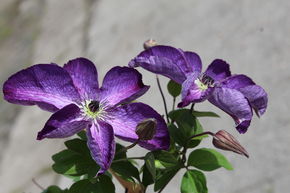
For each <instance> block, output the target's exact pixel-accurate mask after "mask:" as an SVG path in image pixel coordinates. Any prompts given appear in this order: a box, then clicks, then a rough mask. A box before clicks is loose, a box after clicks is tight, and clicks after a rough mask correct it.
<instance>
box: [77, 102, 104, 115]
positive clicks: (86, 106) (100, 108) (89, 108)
mask: <svg viewBox="0 0 290 193" xmlns="http://www.w3.org/2000/svg"><path fill="white" fill-rule="evenodd" d="M105 109H106V107H105V106H104V105H103V104H102V103H100V101H96V100H86V101H84V102H83V103H82V111H83V113H84V115H85V116H87V117H88V118H91V119H103V118H104V116H105V115H106V111H105Z"/></svg>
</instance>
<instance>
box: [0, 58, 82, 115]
mask: <svg viewBox="0 0 290 193" xmlns="http://www.w3.org/2000/svg"><path fill="white" fill-rule="evenodd" d="M3 93H4V98H5V100H7V101H8V102H11V103H15V104H21V105H39V106H40V107H41V108H43V109H44V110H48V111H52V112H54V111H56V110H58V109H61V108H63V107H64V106H66V105H68V104H71V103H74V102H80V95H79V93H78V92H77V90H76V88H75V87H74V84H73V81H72V79H71V77H70V75H69V74H68V73H67V72H66V71H65V70H64V69H63V68H61V67H59V66H57V65H54V64H38V65H34V66H32V67H29V68H27V69H24V70H21V71H19V72H17V73H16V74H14V75H12V76H11V77H10V78H9V79H8V80H7V81H6V82H5V83H4V86H3Z"/></svg>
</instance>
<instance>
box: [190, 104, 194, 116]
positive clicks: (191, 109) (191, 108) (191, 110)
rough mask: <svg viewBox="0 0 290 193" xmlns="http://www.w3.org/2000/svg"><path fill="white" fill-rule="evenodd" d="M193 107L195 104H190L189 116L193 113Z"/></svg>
mask: <svg viewBox="0 0 290 193" xmlns="http://www.w3.org/2000/svg"><path fill="white" fill-rule="evenodd" d="M194 105H195V103H192V104H191V107H190V113H191V114H192V112H193V109H194Z"/></svg>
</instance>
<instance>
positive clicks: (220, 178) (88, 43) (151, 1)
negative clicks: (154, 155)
mask: <svg viewBox="0 0 290 193" xmlns="http://www.w3.org/2000/svg"><path fill="white" fill-rule="evenodd" d="M289 10H290V2H289V1H288V0H240V1H230V0H183V1H173V0H172V1H171V0H139V1H136V0H122V1H114V0H83V1H81V0H62V1H60V0H41V1H39V0H1V1H0V67H1V70H0V82H1V85H2V83H3V82H4V81H5V80H6V79H7V78H8V77H9V76H10V75H11V74H12V73H14V72H16V71H18V70H20V69H22V68H24V67H27V66H29V65H32V64H36V63H50V62H56V63H58V64H60V65H62V64H64V63H65V62H66V61H68V60H69V59H72V58H75V57H79V56H84V57H88V58H90V59H91V60H92V61H94V62H95V64H96V66H97V68H98V71H99V74H100V80H101V78H102V77H103V76H104V75H105V73H106V71H108V70H109V69H110V68H111V67H112V66H115V65H120V66H124V65H127V63H128V61H129V60H130V59H131V58H132V57H134V56H135V55H136V54H137V53H139V52H140V51H141V49H142V43H143V41H144V40H146V39H148V38H150V37H152V38H154V39H156V40H157V41H158V42H159V43H160V44H169V45H173V46H176V47H180V48H183V49H184V50H191V51H195V52H197V53H198V54H199V55H200V56H201V58H202V61H203V64H204V68H205V66H207V65H208V64H209V63H210V62H211V61H212V60H213V59H215V58H222V59H224V60H226V61H227V62H229V63H230V64H231V70H232V72H233V73H242V74H247V75H248V76H250V77H252V78H253V79H254V80H255V81H256V83H257V84H260V85H261V86H263V87H264V88H265V90H266V91H267V92H268V93H269V106H268V111H267V112H266V114H265V115H264V116H263V117H262V118H261V119H258V118H254V120H253V122H252V125H251V127H250V129H249V131H248V132H247V134H245V135H239V134H238V133H237V132H236V131H235V129H234V126H233V125H234V124H233V121H232V120H231V118H229V117H228V116H227V115H225V113H223V112H221V111H220V110H219V109H217V108H215V107H214V106H212V105H210V104H209V103H207V102H205V103H203V104H198V105H197V106H196V108H197V109H200V110H204V109H206V110H212V111H215V112H217V113H219V114H220V115H222V118H221V119H202V123H203V124H204V126H205V128H207V129H208V130H212V131H217V130H220V129H226V130H228V131H230V132H231V133H232V134H234V135H235V136H236V137H237V138H238V139H239V140H240V141H241V143H242V144H244V146H245V147H246V148H247V150H248V151H249V153H250V159H246V158H243V157H241V156H237V155H234V154H232V153H225V155H226V156H227V157H228V158H229V159H230V161H231V162H232V163H233V165H234V167H235V170H234V171H232V172H231V171H230V172H229V171H226V170H223V169H219V170H218V171H216V172H211V173H207V174H206V175H207V177H208V186H209V192H210V193H281V192H288V191H290V184H289V182H290V148H289V146H290V140H289V139H290V131H289V129H290V128H289V126H290V119H289V116H290V115H289V109H290V101H289V99H290V89H289V81H290V63H289V61H290V54H289V53H290V36H289V34H290V17H289ZM141 72H142V73H144V82H145V83H147V84H151V85H152V88H151V90H150V91H149V92H148V93H147V94H146V95H145V96H144V97H142V98H141V101H143V102H147V103H149V104H150V105H151V106H153V107H154V108H155V109H157V110H159V111H161V112H163V108H162V106H161V105H160V104H161V99H160V96H159V93H158V91H157V88H156V83H155V79H154V75H152V74H150V73H148V72H145V71H144V70H141ZM162 81H163V83H164V85H165V84H166V83H167V80H166V79H165V78H162ZM1 94H2V93H1ZM152 97H154V100H152ZM0 113H1V114H0V193H22V192H26V193H30V192H31V193H37V192H40V191H41V190H40V189H39V188H38V187H36V186H35V185H34V184H33V183H32V179H33V178H34V179H36V181H37V182H38V183H39V184H41V185H42V186H44V187H46V186H48V185H50V184H52V183H55V184H60V185H61V186H65V185H68V184H70V183H71V182H70V181H69V180H67V179H63V178H60V177H59V176H57V175H55V174H53V173H52V172H51V171H50V170H49V168H50V165H51V164H52V161H51V159H50V156H51V155H52V154H54V153H55V152H57V151H59V150H60V149H61V148H62V140H44V141H41V142H39V141H36V140H35V138H36V134H37V131H38V130H40V129H41V128H42V126H43V124H44V123H45V121H46V120H47V118H48V117H49V113H47V112H43V111H41V110H39V109H38V108H36V107H19V106H16V105H12V104H8V103H7V102H5V101H3V97H2V95H1V101H0ZM202 145H203V146H209V145H210V142H209V140H208V141H206V142H204V143H203V144H202ZM131 153H132V154H136V153H140V152H139V151H138V152H137V151H135V152H131ZM141 154H142V152H141ZM182 175H183V173H182V172H180V173H179V174H178V176H176V178H174V180H173V181H172V183H171V184H170V186H168V188H166V189H165V190H164V192H167V193H176V192H179V183H180V180H181V176H182ZM117 192H122V191H121V190H119V191H117Z"/></svg>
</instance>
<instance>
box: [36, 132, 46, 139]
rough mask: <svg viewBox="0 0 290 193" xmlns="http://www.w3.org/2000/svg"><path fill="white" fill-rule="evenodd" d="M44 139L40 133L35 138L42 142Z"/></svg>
mask: <svg viewBox="0 0 290 193" xmlns="http://www.w3.org/2000/svg"><path fill="white" fill-rule="evenodd" d="M44 138H45V137H44V136H43V135H42V133H41V132H38V134H37V137H36V140H42V139H44Z"/></svg>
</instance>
